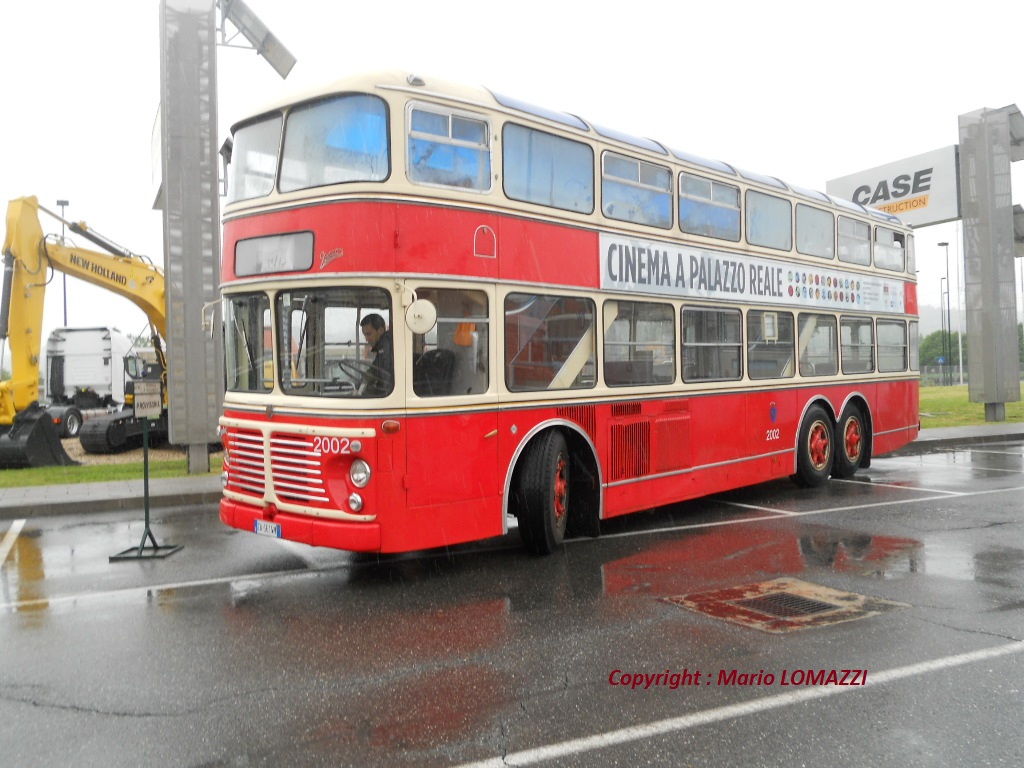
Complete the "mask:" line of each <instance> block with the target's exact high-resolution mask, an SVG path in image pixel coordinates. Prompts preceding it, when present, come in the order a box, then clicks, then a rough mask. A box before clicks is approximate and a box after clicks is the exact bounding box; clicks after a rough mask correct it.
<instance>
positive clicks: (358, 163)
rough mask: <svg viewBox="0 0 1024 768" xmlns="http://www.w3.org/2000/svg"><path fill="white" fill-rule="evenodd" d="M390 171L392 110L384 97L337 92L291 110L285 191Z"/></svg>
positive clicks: (382, 176) (283, 175) (284, 166)
mask: <svg viewBox="0 0 1024 768" xmlns="http://www.w3.org/2000/svg"><path fill="white" fill-rule="evenodd" d="M390 172H391V169H390V160H389V156H388V113H387V106H386V105H385V103H384V101H383V100H382V99H379V98H377V97H376V96H368V95H365V94H351V95H346V96H336V97H333V98H330V99H323V100H320V101H315V102H312V103H310V104H305V105H302V106H300V107H296V108H295V109H292V110H291V112H289V113H288V122H287V124H286V125H285V131H284V158H283V161H282V163H281V181H280V183H279V188H280V190H281V191H282V192H294V191H295V190H298V189H309V188H312V187H322V186H325V185H328V184H343V183H346V182H352V181H383V180H384V179H386V178H387V177H388V174H389V173H390Z"/></svg>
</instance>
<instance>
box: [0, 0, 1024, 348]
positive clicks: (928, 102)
mask: <svg viewBox="0 0 1024 768" xmlns="http://www.w3.org/2000/svg"><path fill="white" fill-rule="evenodd" d="M197 1H199V2H201V1H202V0H197ZM247 2H248V4H249V6H250V8H252V10H253V11H255V12H256V13H257V14H258V15H259V16H260V17H261V18H262V19H263V21H264V22H265V23H266V24H267V26H268V27H269V28H270V29H271V30H272V31H274V32H275V34H277V36H278V37H279V39H280V40H281V41H282V42H283V43H284V44H285V46H286V47H287V48H288V49H289V50H290V51H291V52H292V54H294V55H295V57H296V58H297V59H298V63H297V64H296V65H295V68H294V69H293V70H292V73H291V75H290V76H289V78H288V79H287V80H281V79H280V78H279V77H278V75H277V74H276V73H275V72H274V71H273V70H272V69H271V68H270V67H269V66H268V65H267V64H266V62H265V61H263V60H262V59H260V58H258V57H257V56H256V55H255V54H254V53H252V52H251V51H242V50H235V49H225V48H222V49H221V50H220V53H219V59H218V62H219V64H218V66H219V82H220V100H219V101H220V128H219V133H220V135H221V136H222V137H226V136H227V135H228V132H229V129H230V126H231V124H232V123H233V122H234V121H236V120H238V119H240V118H241V117H243V116H245V115H246V114H248V113H249V112H251V111H254V110H256V109H258V108H260V107H261V106H262V105H263V104H265V103H267V102H268V101H270V100H272V99H274V98H277V97H279V96H286V95H289V94H293V93H296V92H298V91H301V90H303V89H304V88H307V87H311V86H315V85H320V84H324V83H327V82H330V81H331V80H334V79H336V78H340V77H344V76H346V75H349V74H352V73H358V72H367V71H373V70H379V69H403V70H408V71H413V72H417V73H421V74H425V75H435V76H439V77H445V78H448V79H452V80H457V81H461V82H466V83H469V84H479V85H485V86H487V87H490V88H492V89H494V90H497V91H500V92H502V93H504V94H507V95H509V96H515V97H517V98H520V99H523V100H524V101H529V102H532V103H534V104H538V105H542V106H547V107H551V108H556V109H560V110H563V111H567V112H573V113H576V114H578V115H580V116H582V117H584V118H586V119H588V120H591V121H593V122H596V123H599V124H602V125H606V126H608V127H612V128H618V129H620V130H624V131H627V132H630V133H634V134H638V135H643V136H650V137H652V138H655V139H658V140H660V141H662V142H663V143H666V144H668V145H670V146H672V147H674V148H677V149H681V150H685V151H689V152H692V153H694V154H698V155H702V156H704V157H709V158H716V159H720V160H725V161H727V162H730V163H733V164H735V165H738V166H740V167H742V168H744V169H747V170H751V171H758V172H762V173H767V174H770V175H774V176H778V177H779V178H782V179H784V180H785V181H788V182H790V183H793V184H796V185H800V186H805V187H811V188H814V189H819V190H824V189H825V184H826V181H827V180H829V179H832V178H837V177H840V176H845V175H847V174H850V173H853V172H856V171H859V170H864V169H867V168H872V167H874V166H877V165H882V164H885V163H888V162H891V161H894V160H899V159H902V158H905V157H911V156H914V155H917V154H920V153H923V152H927V151H930V150H933V149H938V148H940V147H945V146H949V145H951V144H956V143H957V141H958V137H957V117H958V115H960V114H962V113H966V112H972V111H974V110H977V109H981V108H983V107H992V108H995V107H1002V106H1005V105H1007V104H1011V103H1017V104H1019V105H1022V106H1024V56H1022V54H1021V50H1022V48H1021V46H1020V44H1019V41H1020V39H1021V34H1022V30H1024V4H1022V3H1020V2H1006V1H1005V0H997V1H990V0H974V2H971V3H964V4H960V5H958V6H948V5H942V6H940V5H935V4H921V3H893V2H870V1H868V2H858V3H826V2H821V0H811V1H809V2H802V1H799V2H798V1H787V0H774V1H773V2H764V1H763V0H760V1H751V0H731V2H725V3H709V2H696V1H693V2H691V1H689V0H679V1H678V2H674V3H669V2H665V1H664V0H660V1H659V2H648V1H647V0H632V2H629V3H624V4H620V5H614V4H603V5H602V4H595V3H569V2H557V3H556V2H551V0H546V1H544V2H537V1H536V0H519V2H517V3H506V4H498V3H479V2H450V1H446V0H433V1H432V2H430V3H425V2H422V0H417V1H416V2H411V1H408V2H407V1H406V0H374V2H345V1H343V0H247ZM159 7H160V3H159V0H94V1H93V2H84V1H83V0H49V1H48V2H33V3H28V2H24V3H3V5H2V10H0V64H2V71H3V72H4V75H3V79H2V81H0V82H2V86H0V88H2V94H3V110H2V113H0V142H2V147H3V162H2V166H0V201H2V202H3V203H4V205H5V206H6V201H7V200H10V199H12V198H16V197H21V196H24V195H36V196H37V197H39V199H40V202H41V203H42V204H43V205H45V206H47V207H51V208H54V207H55V204H56V201H57V200H58V199H66V200H68V201H69V202H70V206H69V207H68V209H67V217H68V218H69V219H72V220H76V221H77V220H85V221H86V222H87V223H88V224H89V225H90V226H91V227H93V228H95V229H96V230H97V231H99V232H101V233H103V234H105V235H106V236H107V237H109V238H111V239H113V240H115V241H116V242H118V243H120V244H122V245H124V246H127V247H128V248H130V249H132V250H133V251H135V252H138V253H144V254H146V255H149V256H151V257H152V258H153V259H154V260H156V261H157V262H158V263H159V262H162V259H163V245H162V242H163V241H162V222H161V218H160V214H159V213H158V212H156V211H153V209H152V203H153V194H154V191H155V181H154V177H153V175H152V171H153V167H154V158H155V157H156V156H155V155H154V151H153V147H152V136H153V126H154V122H155V118H156V113H157V104H158V100H159V74H160V73H159ZM940 8H941V10H940ZM157 164H158V161H157ZM1016 165H1020V166H1024V163H1018V164H1016ZM1022 171H1024V169H1021V168H1016V167H1015V168H1014V190H1015V191H1014V201H1015V202H1021V200H1022V199H1024V175H1022ZM44 229H45V231H47V232H51V231H59V229H60V225H59V224H57V223H56V222H54V223H53V224H48V223H46V222H44ZM944 240H946V241H949V242H950V243H951V244H953V245H951V247H950V259H951V267H950V270H951V272H952V273H953V275H951V282H952V284H953V287H954V293H953V294H952V295H953V308H954V311H955V307H956V301H955V299H956V287H957V280H956V276H955V273H956V271H957V270H956V267H955V263H952V262H954V260H955V258H956V257H957V256H958V255H959V246H958V241H959V235H958V229H957V227H956V225H954V224H947V225H939V226H936V227H929V228H926V229H922V230H920V231H919V232H918V237H917V244H918V246H917V253H918V266H919V269H920V270H921V274H920V276H919V277H920V281H921V284H920V288H919V296H920V299H921V302H922V303H923V304H934V305H938V304H939V294H940V277H942V276H944V275H945V274H946V267H945V260H944V259H945V255H944V251H943V249H941V248H938V246H937V245H936V244H937V243H938V242H940V241H944ZM1018 261H1020V260H1018ZM67 282H68V297H67V315H68V317H67V319H68V324H69V325H72V326H84V325H113V326H116V327H118V328H119V329H120V330H122V331H124V332H126V333H131V334H137V333H141V332H144V331H145V329H146V320H145V316H144V315H143V314H142V312H141V311H140V310H138V309H136V308H135V307H134V305H132V304H131V303H129V302H127V301H126V300H123V299H118V298H117V297H115V296H114V295H113V294H111V293H109V292H107V291H104V290H102V289H98V288H93V287H92V286H89V285H87V284H85V283H82V282H80V281H77V280H74V279H68V281H67ZM61 284H62V279H61V276H60V275H57V276H56V277H55V278H54V281H53V283H52V284H51V287H50V289H49V290H48V293H47V298H46V309H45V321H44V338H45V336H46V334H48V333H49V331H50V330H52V329H53V328H54V327H57V326H59V325H61V324H63V311H64V301H63V290H62V285H61ZM1017 285H1018V289H1017V290H1018V301H1019V300H1020V299H1019V291H1020V279H1019V278H1018V281H1017ZM1019 313H1020V308H1019V309H1018V314H1019ZM954 327H955V325H954ZM926 330H929V329H927V328H926ZM5 365H6V367H8V368H9V367H10V363H9V356H8V357H6V358H5Z"/></svg>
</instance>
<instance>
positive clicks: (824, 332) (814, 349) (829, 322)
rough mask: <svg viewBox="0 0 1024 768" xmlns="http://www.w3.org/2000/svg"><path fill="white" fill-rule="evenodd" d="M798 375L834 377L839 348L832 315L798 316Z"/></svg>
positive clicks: (837, 365) (836, 371) (834, 319)
mask: <svg viewBox="0 0 1024 768" xmlns="http://www.w3.org/2000/svg"><path fill="white" fill-rule="evenodd" d="M799 359H800V375H801V376H835V375H836V374H837V373H838V372H839V348H838V345H837V339H836V318H835V316H834V315H812V314H802V315H800V358H799Z"/></svg>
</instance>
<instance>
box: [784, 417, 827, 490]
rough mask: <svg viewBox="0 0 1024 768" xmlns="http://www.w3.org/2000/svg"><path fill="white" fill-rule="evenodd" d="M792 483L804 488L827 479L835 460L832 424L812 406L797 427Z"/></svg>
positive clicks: (819, 483) (816, 484)
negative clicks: (798, 435)
mask: <svg viewBox="0 0 1024 768" xmlns="http://www.w3.org/2000/svg"><path fill="white" fill-rule="evenodd" d="M796 451H797V455H796V474H795V475H793V480H794V481H795V482H796V483H797V484H798V485H802V486H805V487H807V488H813V487H814V486H818V485H821V484H822V483H824V482H825V481H826V480H828V476H829V473H831V471H832V462H833V458H834V453H835V452H834V450H833V433H832V422H831V421H830V420H829V418H828V415H827V414H826V413H825V409H824V408H822V407H821V406H820V405H813V406H811V407H810V408H809V409H808V411H807V414H806V415H805V416H804V420H803V423H802V424H801V425H800V439H799V441H798V442H797V446H796Z"/></svg>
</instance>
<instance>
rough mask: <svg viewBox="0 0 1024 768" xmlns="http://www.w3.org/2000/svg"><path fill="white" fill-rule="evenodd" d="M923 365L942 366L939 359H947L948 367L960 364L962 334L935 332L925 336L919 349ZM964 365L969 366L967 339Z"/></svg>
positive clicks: (964, 341)
mask: <svg viewBox="0 0 1024 768" xmlns="http://www.w3.org/2000/svg"><path fill="white" fill-rule="evenodd" d="M918 350H919V352H920V355H921V365H941V363H939V358H940V357H944V358H945V359H946V365H959V364H960V334H959V333H949V332H948V331H935V332H934V333H929V334H928V335H927V336H925V337H924V338H923V339H922V340H921V343H920V345H919V348H918ZM963 351H964V365H966V364H967V337H966V336H965V337H964V338H963Z"/></svg>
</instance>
